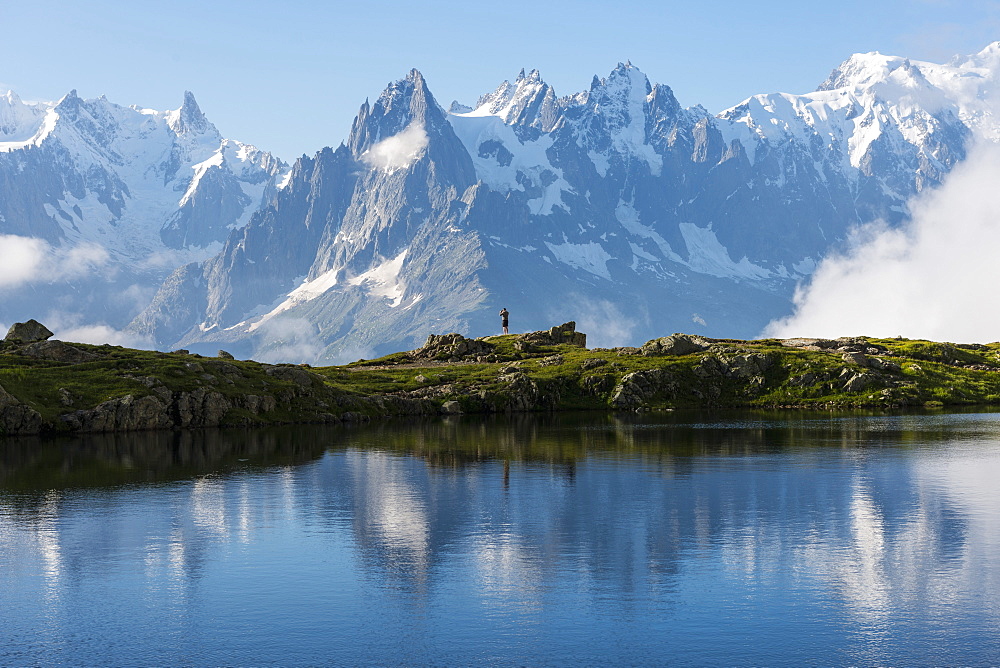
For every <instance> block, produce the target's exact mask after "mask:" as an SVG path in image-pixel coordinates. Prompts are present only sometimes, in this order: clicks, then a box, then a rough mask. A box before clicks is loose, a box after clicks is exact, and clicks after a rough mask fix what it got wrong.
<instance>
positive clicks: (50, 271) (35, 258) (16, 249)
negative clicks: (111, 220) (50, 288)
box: [0, 234, 111, 288]
mask: <svg viewBox="0 0 1000 668" xmlns="http://www.w3.org/2000/svg"><path fill="white" fill-rule="evenodd" d="M110 261H111V255H110V254H109V253H108V251H107V250H106V249H105V248H104V247H103V246H101V245H99V244H95V243H91V242H84V243H81V244H79V245H77V246H73V247H71V248H62V247H55V246H52V245H51V244H49V243H48V242H47V241H45V240H44V239H37V238H34V237H21V236H16V235H13V234H4V235H0V288H13V287H17V286H20V285H23V284H25V283H33V282H37V281H44V282H52V281H55V280H61V279H67V278H79V277H82V276H86V275H87V274H91V273H96V272H97V271H99V270H101V269H102V268H104V267H106V266H107V265H108V264H109V262H110Z"/></svg>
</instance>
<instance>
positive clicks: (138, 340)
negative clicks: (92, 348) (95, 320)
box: [52, 325, 156, 350]
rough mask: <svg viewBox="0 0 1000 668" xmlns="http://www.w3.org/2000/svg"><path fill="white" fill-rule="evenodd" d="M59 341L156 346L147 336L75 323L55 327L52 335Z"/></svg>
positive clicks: (149, 348) (132, 346) (105, 326)
mask: <svg viewBox="0 0 1000 668" xmlns="http://www.w3.org/2000/svg"><path fill="white" fill-rule="evenodd" d="M52 338H55V339H58V340H60V341H70V342H75V343H92V344H95V345H101V344H104V343H110V344H111V345H113V346H125V347H126V348H139V349H144V350H153V349H154V348H155V347H156V346H155V345H154V343H153V341H152V340H151V339H149V338H147V337H144V336H140V335H137V334H132V333H131V332H123V331H121V330H118V329H115V328H114V327H109V326H107V325H77V326H73V327H69V328H66V329H56V330H55V335H54V336H53V337H52Z"/></svg>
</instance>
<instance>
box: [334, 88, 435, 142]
mask: <svg viewBox="0 0 1000 668" xmlns="http://www.w3.org/2000/svg"><path fill="white" fill-rule="evenodd" d="M444 116H445V112H444V110H443V109H441V107H440V106H438V103H437V102H436V101H435V100H434V96H433V95H431V92H430V90H429V89H428V88H427V82H426V81H425V80H424V77H423V75H422V74H421V73H420V72H419V71H418V70H416V69H412V70H410V72H409V74H407V75H406V77H405V78H404V79H400V80H399V81H394V82H392V83H390V84H389V85H388V86H386V88H385V90H384V91H382V94H381V95H380V96H379V98H378V99H377V100H376V101H375V103H374V104H369V102H368V100H365V103H364V104H363V105H361V109H360V110H359V111H358V115H357V117H356V118H355V119H354V124H353V125H352V126H351V135H350V137H349V138H348V140H347V147H348V148H349V149H350V150H351V152H352V153H353V154H354V155H355V156H361V155H362V154H364V153H365V152H366V151H368V149H370V148H371V147H372V146H374V145H375V144H377V143H378V142H380V141H382V140H383V139H387V138H389V137H393V136H395V135H398V134H399V133H401V132H403V131H404V130H406V129H407V128H410V126H411V125H412V126H414V129H415V128H416V127H420V128H422V129H423V131H424V132H430V131H431V129H432V128H434V127H439V126H440V125H441V124H442V123H444V122H445V120H444Z"/></svg>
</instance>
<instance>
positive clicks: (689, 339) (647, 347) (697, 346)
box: [642, 334, 712, 357]
mask: <svg viewBox="0 0 1000 668" xmlns="http://www.w3.org/2000/svg"><path fill="white" fill-rule="evenodd" d="M711 345H712V342H711V341H709V340H708V339H703V338H702V337H700V336H689V335H687V334H672V335H671V336H664V337H661V338H659V339H652V340H650V341H646V343H644V344H643V346H642V354H643V355H646V356H647V357H648V356H652V355H690V354H691V353H700V352H702V351H704V350H708V348H709V346H711Z"/></svg>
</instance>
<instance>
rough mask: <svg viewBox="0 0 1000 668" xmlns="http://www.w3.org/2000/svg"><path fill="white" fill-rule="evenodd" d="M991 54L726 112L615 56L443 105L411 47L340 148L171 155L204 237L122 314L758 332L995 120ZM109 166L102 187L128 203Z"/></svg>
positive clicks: (46, 224)
mask: <svg viewBox="0 0 1000 668" xmlns="http://www.w3.org/2000/svg"><path fill="white" fill-rule="evenodd" d="M998 54H1000V44H994V45H991V46H990V47H987V48H986V49H984V50H983V51H981V52H980V53H979V54H974V55H973V56H968V57H964V58H959V59H957V60H955V61H953V62H952V63H950V64H945V65H938V64H933V63H924V62H920V61H911V60H908V59H905V58H898V57H894V56H882V55H881V54H877V53H873V54H856V55H855V56H851V57H850V58H848V59H847V60H845V61H844V63H842V64H841V65H840V66H838V67H837V68H835V69H834V70H833V72H832V73H831V74H830V75H829V76H828V77H827V79H826V80H825V81H824V82H823V83H821V84H820V85H819V86H818V88H817V90H816V91H814V92H812V93H806V94H802V95H791V94H761V95H756V96H752V97H750V98H748V99H746V100H744V101H743V102H741V103H740V104H737V105H734V106H733V107H730V108H729V109H726V110H724V111H722V112H720V113H719V114H718V115H715V116H713V115H711V114H709V113H708V112H707V111H705V110H704V109H703V108H701V107H698V106H695V107H690V108H686V109H685V108H682V107H681V106H680V104H679V103H678V102H677V100H676V98H675V97H674V95H673V93H672V91H671V90H670V88H669V87H668V86H665V85H663V84H653V83H651V82H650V81H649V79H648V78H647V77H646V76H645V75H644V74H643V73H642V72H641V71H640V70H639V69H638V68H637V67H635V66H634V65H632V64H631V63H630V62H625V63H619V64H618V65H617V66H616V67H615V68H613V69H612V70H611V72H610V73H609V75H608V76H605V77H597V76H595V77H594V80H593V82H592V84H591V86H590V88H589V89H587V90H584V91H581V92H578V93H575V94H572V95H568V96H562V97H559V96H557V94H556V93H555V91H554V90H553V89H552V88H551V86H549V85H548V84H547V83H546V82H545V81H544V79H543V78H542V76H541V74H540V73H539V72H538V71H537V70H531V71H529V72H528V73H525V72H524V71H523V70H522V71H521V72H519V73H518V76H517V77H515V78H514V82H513V83H510V81H504V82H501V84H500V85H499V86H497V87H496V88H495V89H494V90H493V91H492V92H488V93H485V94H484V95H482V96H480V98H479V99H478V101H477V104H476V105H475V106H473V107H467V106H462V105H459V104H457V103H455V104H453V105H451V107H450V111H446V110H445V109H444V108H443V107H442V106H441V105H440V104H438V102H437V100H436V99H435V98H434V96H433V94H432V93H431V90H430V87H429V86H428V84H427V82H426V81H425V80H424V78H423V76H422V75H421V74H420V73H419V71H417V70H411V71H410V73H408V74H407V76H406V77H404V78H403V79H400V80H399V81H397V82H393V83H390V84H389V86H387V87H386V89H385V90H384V91H383V93H382V94H381V95H380V96H379V97H378V98H377V99H375V101H374V102H369V101H365V103H364V104H363V105H362V106H361V108H360V109H359V113H358V116H357V118H356V119H355V122H354V124H353V126H352V129H351V132H350V135H349V136H348V137H347V138H346V139H345V142H344V143H343V144H341V146H340V147H338V148H336V149H334V148H325V149H323V150H321V151H319V152H317V153H316V154H315V155H314V156H313V157H311V158H310V157H306V156H303V157H302V158H300V159H299V160H298V161H296V163H295V165H293V166H291V167H290V168H287V169H285V170H284V171H282V169H281V168H280V165H279V163H280V161H276V160H275V159H273V157H267V154H265V153H263V152H260V153H254V151H251V150H245V148H244V146H245V145H243V144H239V143H238V142H232V141H231V140H224V141H222V142H220V146H221V148H219V149H218V150H216V151H214V152H212V153H210V154H208V156H207V157H206V158H205V159H204V160H202V161H201V162H197V163H190V161H189V163H190V164H188V163H185V164H188V166H187V167H185V168H184V169H189V170H191V173H192V176H191V178H190V179H188V180H187V181H185V184H186V186H187V190H186V191H185V192H183V193H182V196H180V197H178V198H177V199H176V200H175V205H174V206H176V207H177V210H176V212H174V213H173V214H172V216H173V217H172V218H171V219H170V220H169V221H167V223H166V224H164V225H161V229H160V234H161V243H163V245H165V246H167V247H170V246H171V245H173V246H180V247H182V248H187V249H207V248H209V246H210V245H211V244H212V243H217V244H218V245H217V246H212V247H211V250H212V252H205V253H203V254H202V255H201V257H194V256H192V257H189V258H188V259H189V260H193V263H192V262H182V263H181V266H180V267H178V268H177V269H176V270H175V273H174V274H173V275H172V276H170V277H168V278H167V279H166V282H165V283H163V284H162V285H161V287H160V289H159V291H158V294H156V295H147V298H146V304H145V308H143V309H142V310H141V312H139V313H138V315H136V316H135V317H134V318H133V319H132V321H131V324H130V326H129V329H128V332H129V334H130V335H132V336H135V337H138V338H141V339H144V340H147V341H151V342H154V343H155V345H157V346H159V347H161V348H170V347H179V346H188V347H190V346H195V347H197V346H214V345H216V344H220V343H225V345H227V346H233V347H236V348H237V349H239V350H242V351H244V352H245V353H246V354H247V355H250V354H253V355H257V356H265V357H266V356H269V355H273V356H275V357H274V359H277V358H278V356H280V355H286V354H290V355H296V356H298V357H297V359H301V360H307V361H312V362H315V361H326V362H329V361H334V360H345V359H348V358H349V357H350V356H352V355H353V356H371V355H373V354H376V353H378V352H380V351H388V350H391V349H394V348H399V347H409V346H412V345H415V343H416V342H418V341H419V340H421V339H422V338H423V337H425V336H426V334H427V333H429V332H431V331H439V330H440V329H441V328H442V327H447V328H453V329H455V330H457V331H460V332H463V333H466V334H484V333H486V332H488V331H490V330H491V329H493V327H494V323H493V321H494V320H495V318H496V316H495V312H496V311H497V310H499V308H500V307H502V306H507V307H508V308H510V310H511V312H512V314H513V318H514V322H515V323H518V322H519V323H522V324H523V325H524V326H525V328H531V327H534V326H539V325H540V324H541V323H544V322H549V321H552V320H559V319H563V318H566V317H573V316H578V314H579V312H581V311H582V312H583V313H584V318H583V320H584V321H585V322H587V326H588V328H589V329H591V330H592V331H596V332H598V336H602V335H603V336H606V337H607V339H608V340H607V343H623V342H628V341H637V340H640V339H643V338H647V337H648V336H649V335H651V334H652V333H655V332H657V331H663V330H665V329H666V330H677V331H679V330H683V329H686V328H689V327H691V326H694V327H695V328H696V329H698V330H699V331H701V333H702V334H704V335H714V336H730V335H732V336H737V335H738V336H744V337H745V336H753V335H754V334H756V333H757V332H759V331H760V330H761V329H762V328H763V326H764V325H766V324H767V323H768V322H769V321H771V320H772V319H774V318H776V317H780V316H783V315H787V313H788V312H789V309H790V304H791V297H792V295H793V293H794V290H795V287H796V285H797V284H798V283H799V282H800V281H803V280H806V279H808V277H809V275H810V273H811V272H812V270H813V269H814V268H815V267H816V265H817V263H818V262H819V261H820V260H821V259H822V258H823V257H825V256H826V255H827V254H828V253H830V252H831V251H835V250H836V249H837V248H839V244H841V243H843V241H844V239H846V237H847V234H848V232H849V230H850V229H852V228H854V227H856V226H858V225H863V224H865V223H868V222H873V221H876V220H881V221H884V222H885V223H886V224H888V225H890V226H898V225H900V224H902V223H903V222H905V221H906V220H907V218H908V216H909V209H908V206H909V202H910V200H911V199H912V198H913V197H914V196H915V195H916V194H918V193H920V192H922V191H924V190H926V189H928V188H932V187H935V186H936V185H938V184H939V183H940V182H941V180H942V179H943V178H944V177H945V176H946V175H947V174H948V172H949V171H950V170H951V168H952V167H953V166H954V165H955V164H957V163H958V162H960V161H961V160H962V159H964V156H965V151H966V147H967V145H968V144H969V142H970V141H972V140H973V138H976V137H987V138H997V137H1000V124H997V123H996V122H995V121H994V120H993V116H991V115H990V114H989V113H988V112H989V109H990V108H991V107H990V104H991V101H990V100H989V99H987V98H988V97H989V96H988V95H987V92H988V91H989V90H990V89H991V88H990V87H991V86H992V85H993V83H994V82H995V81H996V79H997V77H998V73H1000V55H998ZM74 97H75V96H74ZM7 98H8V99H10V95H8V96H7ZM64 100H65V98H64ZM66 104H67V108H68V107H69V106H71V105H73V104H80V103H77V102H74V101H73V100H72V99H70V100H69V101H67V102H66ZM8 106H10V105H8ZM11 108H13V107H11ZM3 109H4V107H3V98H0V128H2V127H7V126H10V127H14V128H15V129H16V130H17V131H18V132H20V133H21V135H23V134H24V132H25V130H24V123H25V122H26V121H24V120H23V118H26V116H25V113H28V112H23V110H22V111H21V112H18V113H19V114H20V116H17V118H18V119H21V120H17V121H16V122H15V121H5V120H4V119H7V118H14V116H15V115H16V114H13V113H7V114H6V115H5V114H4V112H3ZM32 113H33V112H32ZM158 113H162V112H158ZM28 115H30V113H29V114H28ZM171 118H172V119H173V120H174V123H175V124H176V127H177V128H187V127H188V126H191V128H192V131H193V134H192V138H194V137H195V136H202V137H204V135H205V133H208V132H209V128H208V126H209V125H210V124H209V123H208V121H207V119H205V118H204V116H203V114H201V113H200V110H198V109H197V103H196V102H195V101H194V98H193V96H190V101H189V95H188V94H186V95H185V100H184V104H183V105H182V106H181V108H180V109H178V110H176V111H175V112H173V116H172V117H171ZM212 129H214V126H212ZM199 132H200V133H201V134H200V135H199ZM183 134H184V133H181V135H179V136H183ZM11 136H13V135H11ZM19 136H20V135H19ZM0 139H2V137H0ZM225 142H231V143H230V144H229V146H228V148H227V145H226V144H225ZM8 153H10V151H8ZM3 155H4V154H2V153H0V169H2V157H3ZM255 156H256V157H255ZM175 163H176V164H178V165H179V164H180V161H179V159H178V160H174V161H172V162H171V161H170V160H166V161H164V162H162V163H159V164H160V165H161V169H162V170H163V171H164V174H166V173H167V172H169V171H170V170H171V169H173V165H174V164H175ZM230 164H238V165H242V166H244V168H243V169H242V170H239V171H240V174H239V175H237V174H236V173H235V172H234V171H233V170H232V169H231V168H229V167H228V165H230ZM224 167H225V168H226V169H222V168H224ZM178 168H179V167H178ZM216 168H218V169H216ZM213 170H215V171H213ZM260 174H266V175H267V177H266V179H264V180H259V181H258V182H257V183H255V184H253V185H254V187H255V188H256V189H257V190H255V191H254V192H255V193H259V199H256V201H249V202H248V201H247V197H248V195H247V188H248V187H249V186H244V185H240V186H238V187H236V186H234V185H233V184H234V183H237V182H238V183H244V184H246V183H247V180H248V179H249V180H251V181H252V180H253V179H254V178H258V179H259V178H260V177H259V175H260ZM254 175H258V176H254ZM216 177H217V178H216ZM240 178H243V179H244V180H243V181H240ZM265 180H266V183H265V182H264V181H265ZM202 185H204V190H203V191H201V194H203V195H205V196H203V197H199V196H198V194H199V188H200V187H201V186H202ZM116 187H117V186H116V184H115V183H113V182H112V183H111V184H110V185H109V186H108V187H106V188H105V189H104V191H102V192H103V194H102V196H104V198H105V199H106V200H107V201H108V202H110V204H108V205H107V206H112V205H114V203H115V202H124V201H126V197H125V195H123V194H122V193H125V192H126V191H125V190H124V189H122V188H120V187H117V189H116ZM192 188H193V189H194V190H191V189H192ZM116 193H117V194H116ZM116 197H117V199H115V198H116ZM250 200H255V197H251V198H250ZM63 209H65V207H63ZM60 211H61V213H60ZM60 211H53V213H52V215H49V216H48V217H47V218H45V219H41V218H40V219H39V220H37V225H36V226H35V229H37V230H41V231H44V230H45V229H55V228H53V225H56V226H59V227H58V229H59V230H63V229H65V228H64V226H62V224H61V223H60V222H59V221H60V220H65V217H69V218H72V213H67V211H65V210H60ZM237 212H238V213H239V217H238V221H239V222H238V224H237V223H227V224H224V225H219V224H218V221H219V220H232V219H233V217H234V216H235V215H236V213H237ZM63 214H65V216H64V215H63ZM12 229H15V228H13V227H12V226H11V224H10V223H7V228H2V227H0V233H3V232H6V230H12ZM8 233H9V232H8ZM15 233H16V232H15ZM199 244H201V245H199ZM213 253H214V254H213ZM175 257H176V256H175ZM574 309H575V310H576V312H575V313H574V312H573V311H574ZM7 318H8V319H9V318H10V316H7Z"/></svg>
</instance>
